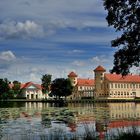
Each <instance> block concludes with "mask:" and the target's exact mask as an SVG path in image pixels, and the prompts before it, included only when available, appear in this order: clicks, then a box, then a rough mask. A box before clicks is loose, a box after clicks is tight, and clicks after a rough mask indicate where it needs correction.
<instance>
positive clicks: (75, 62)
mask: <svg viewBox="0 0 140 140" xmlns="http://www.w3.org/2000/svg"><path fill="white" fill-rule="evenodd" d="M72 65H74V66H79V67H82V66H84V65H85V62H83V61H80V60H75V61H73V62H72Z"/></svg>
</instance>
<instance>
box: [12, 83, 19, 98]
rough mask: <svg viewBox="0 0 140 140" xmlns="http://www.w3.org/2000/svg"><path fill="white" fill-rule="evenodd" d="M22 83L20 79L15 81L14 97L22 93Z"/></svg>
mask: <svg viewBox="0 0 140 140" xmlns="http://www.w3.org/2000/svg"><path fill="white" fill-rule="evenodd" d="M20 85H21V83H20V82H19V81H13V87H12V90H13V94H14V95H13V96H14V97H17V96H18V95H20V93H21V88H20Z"/></svg>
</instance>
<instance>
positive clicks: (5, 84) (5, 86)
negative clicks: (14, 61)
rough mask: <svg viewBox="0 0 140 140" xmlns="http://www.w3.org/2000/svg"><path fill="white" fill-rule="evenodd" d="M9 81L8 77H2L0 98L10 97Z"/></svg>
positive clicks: (0, 80)
mask: <svg viewBox="0 0 140 140" xmlns="http://www.w3.org/2000/svg"><path fill="white" fill-rule="evenodd" d="M9 91H10V87H9V81H8V79H6V78H5V79H0V98H1V99H7V98H9Z"/></svg>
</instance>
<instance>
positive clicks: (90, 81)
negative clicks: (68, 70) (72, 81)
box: [77, 78, 95, 86]
mask: <svg viewBox="0 0 140 140" xmlns="http://www.w3.org/2000/svg"><path fill="white" fill-rule="evenodd" d="M77 85H78V86H93V85H95V81H94V80H93V79H81V78H78V79H77Z"/></svg>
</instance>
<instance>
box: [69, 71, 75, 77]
mask: <svg viewBox="0 0 140 140" xmlns="http://www.w3.org/2000/svg"><path fill="white" fill-rule="evenodd" d="M68 77H77V74H76V73H74V72H73V71H72V72H70V73H69V75H68Z"/></svg>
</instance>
